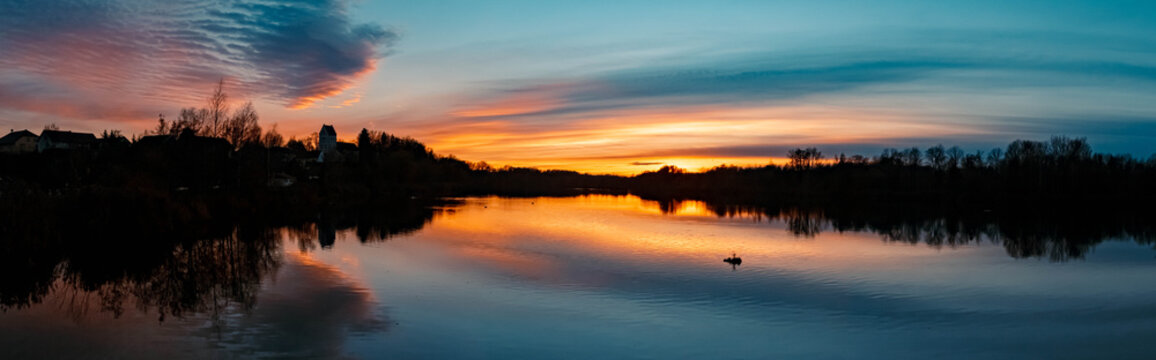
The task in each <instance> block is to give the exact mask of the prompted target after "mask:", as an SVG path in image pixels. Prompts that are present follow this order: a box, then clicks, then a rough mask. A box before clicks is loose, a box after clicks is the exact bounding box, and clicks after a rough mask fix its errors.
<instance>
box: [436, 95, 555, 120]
mask: <svg viewBox="0 0 1156 360" xmlns="http://www.w3.org/2000/svg"><path fill="white" fill-rule="evenodd" d="M560 104H561V101H560V100H559V99H557V98H554V97H552V96H550V95H547V94H546V93H544V92H526V93H521V94H516V95H513V96H509V97H507V98H505V99H501V100H498V101H495V102H493V103H490V104H486V105H483V106H478V107H472V108H469V109H465V110H459V111H455V112H453V113H451V115H453V116H459V117H491V116H508V115H520V114H531V113H536V112H542V111H547V110H551V109H555V108H557V107H558V105H560Z"/></svg>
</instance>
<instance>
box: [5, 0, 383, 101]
mask: <svg viewBox="0 0 1156 360" xmlns="http://www.w3.org/2000/svg"><path fill="white" fill-rule="evenodd" d="M397 38H398V35H397V33H395V32H392V31H389V30H386V29H384V28H383V27H381V26H379V25H376V24H355V23H353V22H352V21H351V20H350V18H349V15H348V3H347V2H346V1H341V0H322V1H305V0H269V1H264V0H234V1H207V0H184V1H176V2H164V3H158V2H149V1H133V0H116V1H85V0H66V1H52V2H40V1H24V0H16V1H6V2H3V3H0V48H3V49H4V51H2V52H0V87H2V88H3V89H11V88H14V87H15V86H16V83H17V82H18V80H24V81H28V80H32V81H37V82H40V83H43V84H50V85H51V86H54V87H61V88H67V89H70V90H72V91H74V92H81V93H85V94H84V95H91V93H104V94H106V95H107V94H110V93H111V94H115V97H113V96H105V97H104V99H108V102H112V103H116V102H117V101H116V100H115V98H117V97H119V98H123V97H126V96H128V97H133V98H137V99H144V100H146V101H151V102H156V103H171V102H172V101H181V100H185V101H187V100H197V101H199V100H201V99H200V97H201V96H203V94H202V93H203V92H204V91H205V90H204V89H208V88H210V86H208V84H211V83H213V82H215V81H217V79H220V78H222V77H223V78H227V79H229V82H230V84H229V85H230V87H231V88H232V91H233V93H234V94H235V95H241V96H245V97H259V98H264V99H270V100H272V101H274V102H279V103H282V104H284V105H286V106H288V107H291V108H304V107H309V106H311V105H313V103H315V102H316V101H319V100H321V99H325V98H328V97H332V96H335V95H337V94H340V93H342V92H343V91H344V90H345V89H347V88H349V87H350V86H352V85H353V84H354V83H355V82H356V81H357V80H358V79H359V78H361V77H362V76H364V75H365V74H367V73H369V72H372V71H373V70H374V69H375V68H376V66H377V61H378V60H379V59H380V58H381V57H382V56H384V54H385V52H386V51H387V50H388V49H389V48H390V47H391V46H392V45H393V43H394V42H395V41H396V40H397ZM29 95H31V96H38V95H50V93H44V94H36V93H33V94H29ZM91 97H92V96H88V97H87V98H86V97H76V98H74V99H72V100H73V102H84V101H85V100H89V98H91ZM137 102H138V103H139V102H140V101H139V100H138V101H137ZM25 110H33V111H35V109H25Z"/></svg>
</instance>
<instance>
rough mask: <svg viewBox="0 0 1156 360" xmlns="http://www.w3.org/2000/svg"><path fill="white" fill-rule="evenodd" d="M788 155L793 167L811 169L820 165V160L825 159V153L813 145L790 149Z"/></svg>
mask: <svg viewBox="0 0 1156 360" xmlns="http://www.w3.org/2000/svg"><path fill="white" fill-rule="evenodd" d="M787 157H789V158H790V159H791V162H790V167H791V168H794V169H809V168H813V167H816V166H818V165H819V160H822V159H823V153H821V152H819V149H816V148H813V147H812V148H806V149H794V150H791V151H788V152H787Z"/></svg>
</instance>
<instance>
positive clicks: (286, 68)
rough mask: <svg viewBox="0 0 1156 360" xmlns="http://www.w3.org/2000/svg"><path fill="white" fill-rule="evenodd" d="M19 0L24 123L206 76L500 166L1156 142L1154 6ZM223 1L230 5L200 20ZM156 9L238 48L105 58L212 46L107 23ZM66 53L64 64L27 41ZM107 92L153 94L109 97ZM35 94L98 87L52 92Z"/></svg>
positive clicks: (132, 120)
mask: <svg viewBox="0 0 1156 360" xmlns="http://www.w3.org/2000/svg"><path fill="white" fill-rule="evenodd" d="M0 4H3V5H0V8H4V10H7V11H8V13H9V15H0V17H9V18H12V19H4V20H8V21H4V23H7V24H9V25H0V30H3V33H0V34H3V35H0V44H3V43H5V42H7V43H10V44H17V45H19V47H18V49H19V51H16V52H14V53H16V54H8V55H5V54H0V64H3V65H6V66H5V69H4V70H0V94H5V93H19V94H21V97H20V98H19V100H17V101H13V100H9V101H0V122H2V123H3V124H0V125H8V127H10V128H24V127H28V128H33V129H38V128H39V127H41V126H42V124H43V123H44V122H45V121H52V122H56V123H58V124H60V125H62V126H63V127H71V128H77V129H80V130H92V131H97V130H99V129H103V128H112V127H120V128H123V129H124V130H126V131H127V132H140V131H143V130H144V129H145V128H147V127H149V126H151V124H152V122H154V121H155V118H156V115H155V114H156V113H167V114H175V112H176V110H177V109H179V107H180V106H190V105H197V103H196V102H197V101H198V99H200V98H203V97H204V96H205V95H206V94H207V92H208V90H209V89H208V87H205V86H204V85H203V84H201V82H200V81H186V80H187V79H189V78H192V77H198V76H199V77H202V78H204V79H205V80H206V81H203V83H205V84H208V83H212V82H213V81H215V80H214V79H213V78H214V77H219V76H225V77H227V78H229V79H230V84H235V85H234V89H233V91H232V92H233V93H234V94H235V96H234V97H235V98H238V99H252V100H254V101H255V102H256V104H257V105H258V111H259V112H260V113H261V115H262V123H263V124H270V123H277V124H278V126H279V129H282V131H284V132H288V133H290V135H299V136H303V135H305V134H307V133H308V132H311V131H316V129H314V128H317V127H319V126H320V124H321V123H333V124H335V125H336V127H337V129H338V132H339V136H342V137H350V138H351V137H353V134H355V132H356V131H358V130H360V129H361V128H363V127H367V128H371V129H379V130H384V131H387V132H392V133H396V134H399V135H411V136H414V137H416V138H418V139H419V140H422V141H424V142H426V143H427V144H429V145H431V146H432V147H433V148H434V149H435V150H437V151H439V152H442V153H452V154H455V155H457V156H459V157H461V158H464V159H467V160H472V161H482V160H484V161H489V162H491V163H495V164H513V165H530V166H540V167H545V168H573V169H580V170H587V171H595V172H616V173H631V172H638V171H644V170H649V169H650V168H652V167H656V166H659V165H655V164H674V165H680V166H685V167H690V168H692V169H693V168H697V167H704V166H712V165H717V164H720V163H737V164H757V163H765V162H767V161H769V160H770V159H771V158H778V157H782V156H783V155H784V153H785V151H786V149H789V148H792V147H797V146H818V147H819V148H820V149H821V150H824V152H825V153H828V154H834V153H837V152H848V153H866V154H875V153H878V151H879V150H881V149H882V148H885V147H907V146H920V147H926V146H930V145H934V144H937V143H944V144H949V145H950V144H958V145H961V146H963V147H964V148H966V149H969V150H977V149H983V150H986V149H989V148H991V147H996V146H1003V145H1006V143H1008V142H1010V141H1011V140H1014V139H1017V138H1032V139H1043V138H1047V137H1049V136H1051V135H1069V136H1086V137H1088V138H1089V140H1090V141H1091V142H1092V145H1093V146H1094V147H1095V149H1096V150H1098V151H1105V152H1125V153H1132V154H1134V155H1136V156H1142V157H1147V156H1148V154H1151V153H1153V152H1156V146H1154V145H1152V144H1153V143H1156V141H1153V140H1156V139H1154V138H1156V95H1154V94H1156V91H1154V90H1156V36H1154V35H1156V18H1154V17H1152V16H1150V14H1153V13H1156V11H1154V10H1156V4H1153V3H1150V2H1139V1H1135V2H1128V1H1117V2H1105V1H1095V2H1094V1H1021V2H1006V1H1004V2H1000V1H937V2H915V1H874V2H855V1H715V2H698V1H694V2H692V1H664V2H653V1H581V2H578V1H574V2H561V1H549V2H543V1H485V2H478V1H423V2H397V1H355V2H344V1H326V2H313V3H310V2H302V1H272V0H270V1H256V0H238V1H222V2H210V3H200V2H197V1H191V2H189V3H187V4H185V3H180V4H183V5H187V6H186V7H181V6H160V5H156V4H154V3H148V2H146V3H137V2H132V1H127V0H122V1H113V2H99V3H96V4H97V5H92V4H93V3H88V2H84V1H69V0H65V1H59V2H52V3H50V5H48V6H44V5H39V4H40V3H36V4H32V3H30V2H26V1H10V0H6V1H3V2H0ZM81 5H84V6H81ZM112 5H117V6H112ZM194 5H195V6H194ZM257 5H261V7H258V6H257ZM92 6H96V7H98V8H100V9H101V10H102V11H100V12H98V13H101V14H104V13H107V14H108V15H107V16H105V17H104V18H106V19H107V20H101V18H97V19H96V20H86V21H88V22H92V23H93V25H92V27H95V28H98V29H110V30H108V31H104V32H99V31H98V32H92V31H88V32H87V33H86V32H84V31H81V30H85V29H83V28H78V29H71V28H69V27H67V26H66V27H64V28H63V29H59V30H54V29H53V28H52V27H48V26H43V27H44V29H38V31H37V32H30V31H26V30H24V29H20V28H16V26H15V25H11V24H20V26H21V27H25V26H26V24H33V25H36V24H40V25H44V24H55V23H54V21H58V20H59V19H58V18H59V16H56V15H44V13H45V12H40V11H29V10H28V8H29V7H38V8H39V9H41V10H46V11H47V10H54V9H55V12H51V11H48V12H47V13H52V14H65V15H67V14H69V13H70V12H79V11H81V10H85V11H87V12H88V13H91V12H92V11H91V9H89V8H90V7H92ZM257 8H260V9H263V10H261V11H264V12H262V13H260V14H259V15H261V16H250V17H248V18H246V19H247V20H245V21H233V20H232V18H226V17H219V16H218V17H214V16H212V14H216V13H222V14H228V13H242V14H246V11H249V10H250V9H257ZM238 9H240V10H238ZM214 10H216V12H214ZM206 13H208V14H210V15H208V16H207V18H208V19H210V20H213V21H207V22H189V21H186V20H188V19H190V18H200V17H204V16H206V15H204V14H206ZM78 18H79V15H78ZM157 18H159V19H162V20H163V19H166V18H171V19H176V20H180V21H175V20H174V21H148V22H143V23H144V24H145V25H144V26H143V27H145V28H147V29H148V30H149V31H148V32H147V33H149V34H153V33H179V32H175V31H173V30H174V29H172V28H173V27H174V26H173V25H170V24H172V23H188V24H187V26H186V27H185V28H191V29H193V30H199V31H198V32H196V33H198V34H202V35H203V37H204V38H206V39H218V40H219V39H221V38H226V39H227V40H219V41H216V42H214V43H216V44H232V45H234V46H235V48H236V49H238V50H237V51H236V52H228V51H224V52H221V53H217V54H216V55H217V56H214V57H206V59H209V60H208V61H189V60H182V58H177V57H173V58H168V59H167V60H168V61H167V62H165V63H164V64H163V65H151V66H150V68H151V71H150V74H151V73H158V74H162V75H156V76H155V78H151V80H149V81H143V80H141V77H140V76H139V75H138V74H136V73H134V72H133V71H125V70H124V69H122V68H121V67H118V66H111V65H102V66H93V65H92V64H91V62H93V61H92V60H91V59H99V58H102V57H108V56H112V57H117V58H119V57H122V56H121V55H123V54H124V53H130V54H131V53H133V52H142V53H143V51H144V50H150V49H151V50H154V51H155V49H156V48H158V47H159V48H163V49H171V48H179V49H182V53H185V54H193V57H192V58H194V59H199V58H200V56H204V54H205V53H210V54H211V53H212V51H209V50H199V49H198V48H196V47H190V46H188V44H189V43H192V44H200V43H202V42H184V43H181V42H179V41H183V40H182V39H184V38H183V37H163V38H160V40H155V41H160V42H161V43H162V45H164V44H167V43H165V41H169V40H172V39H176V40H174V41H178V44H177V45H173V46H157V45H155V42H151V41H153V40H150V39H151V38H146V37H142V36H140V35H139V33H140V31H139V29H135V28H133V29H132V30H125V29H124V28H122V27H117V26H107V25H108V24H110V23H111V24H121V23H133V20H137V19H157ZM13 19H15V20H23V23H21V21H12V20H13ZM205 23H212V24H230V26H231V27H207V26H205V25H204V24H205ZM182 29H184V28H182ZM166 31H168V32H166ZM88 33H97V34H102V35H104V37H103V38H104V39H113V40H116V39H118V38H120V37H124V38H125V39H126V40H123V41H106V42H108V43H109V44H108V45H107V47H105V49H107V50H102V48H101V47H93V48H86V47H85V48H84V49H83V50H84V51H85V52H84V53H81V54H82V55H83V56H79V58H80V59H81V60H85V59H89V60H87V61H88V63H85V62H83V61H80V60H77V61H73V60H67V59H64V60H61V59H60V55H62V54H70V52H69V51H68V48H69V47H77V45H76V44H77V43H78V42H79V43H88V42H84V41H83V40H86V37H91V35H86V34H88ZM238 33H239V34H244V35H245V36H233V35H235V34H238ZM126 34H128V35H126ZM78 39H79V40H78ZM141 39H145V40H141ZM80 47H83V46H80ZM61 49H64V50H61ZM102 51H107V52H109V53H110V54H101V52H102ZM84 54H87V55H84ZM117 54H121V55H117ZM145 54H148V53H145ZM220 54H226V55H227V56H221V55H220ZM106 55H107V56H106ZM222 57H224V58H225V59H224V60H220V58H222ZM45 58H53V59H57V60H54V61H59V62H61V63H60V64H53V65H54V66H43V65H38V64H35V63H29V60H28V59H45ZM130 58H131V57H130ZM139 58H142V59H145V60H143V61H148V59H149V58H150V56H148V55H142V56H139ZM78 62H79V63H78ZM205 64H208V65H205ZM192 65H200V66H192ZM212 65H215V66H216V67H214V66H212ZM86 68H87V69H94V70H93V71H92V72H96V73H99V74H95V75H94V74H93V73H92V72H87V73H85V72H84V70H83V69H86ZM78 69H80V70H78ZM78 73H79V74H82V75H78ZM170 73H179V74H182V76H183V77H180V78H174V77H172V76H168V75H164V74H170ZM96 75H99V76H96ZM214 75H215V76H214ZM77 78H81V79H83V81H78V80H76V79H77ZM174 81H186V82H187V83H190V84H191V85H196V86H185V87H174V86H173V84H172V83H173V82H174ZM199 87H203V88H204V89H203V90H202V89H200V88H199ZM107 88H113V89H118V90H123V91H127V92H129V93H140V94H148V95H149V96H147V98H148V101H141V102H135V103H116V104H115V106H110V105H109V102H108V101H100V100H96V101H94V100H93V99H94V98H98V99H99V98H100V97H101V96H102V95H101V93H102V92H101V91H100V90H101V89H107ZM156 89H164V90H166V91H165V93H166V94H171V95H164V96H157V95H156V94H157V92H158V91H156ZM36 91H42V92H45V93H48V94H51V97H52V98H53V100H54V101H64V102H71V103H76V104H86V105H84V106H75V109H70V110H69V111H59V109H53V108H52V107H50V106H30V105H28V104H27V103H30V102H31V103H36V102H37V100H36V98H35V96H34V95H35V94H36ZM10 98H11V97H10ZM114 103H115V101H114ZM145 114H148V115H145ZM633 164H647V165H633Z"/></svg>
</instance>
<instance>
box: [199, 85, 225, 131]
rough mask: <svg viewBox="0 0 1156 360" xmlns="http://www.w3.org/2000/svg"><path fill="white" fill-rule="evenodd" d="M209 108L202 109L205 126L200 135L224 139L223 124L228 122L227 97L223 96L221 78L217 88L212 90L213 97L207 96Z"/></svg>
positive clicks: (223, 90)
mask: <svg viewBox="0 0 1156 360" xmlns="http://www.w3.org/2000/svg"><path fill="white" fill-rule="evenodd" d="M208 105H209V107H208V108H206V109H204V110H205V112H206V114H205V120H206V121H207V124H205V126H204V128H203V129H202V131H201V134H202V135H205V136H215V137H225V129H224V128H225V126H226V125H225V122H226V121H229V120H230V119H229V118H228V117H229V95H228V94H225V79H224V78H221V80H220V81H218V82H217V88H216V89H214V90H213V95H211V96H209V104H208Z"/></svg>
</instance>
